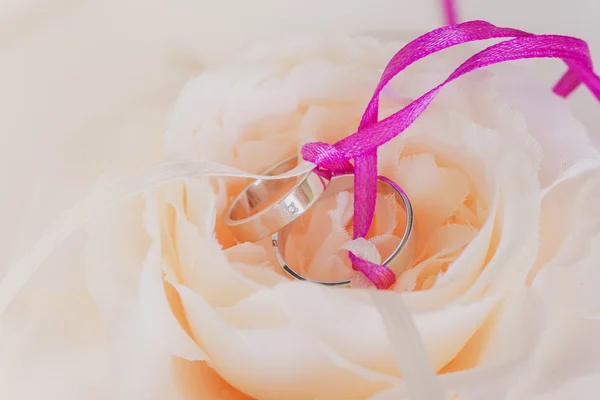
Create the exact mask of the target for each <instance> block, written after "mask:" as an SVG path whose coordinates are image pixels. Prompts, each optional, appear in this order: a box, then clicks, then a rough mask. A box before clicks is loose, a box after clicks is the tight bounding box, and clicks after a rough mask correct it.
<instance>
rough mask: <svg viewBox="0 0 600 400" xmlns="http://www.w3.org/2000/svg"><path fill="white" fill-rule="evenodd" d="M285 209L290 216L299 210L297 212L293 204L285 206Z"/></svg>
mask: <svg viewBox="0 0 600 400" xmlns="http://www.w3.org/2000/svg"><path fill="white" fill-rule="evenodd" d="M285 209H286V211H287V212H288V214H290V215H294V214H296V213H297V212H298V211H300V210H298V207H296V204H294V203H290V204H288V205H286V206H285Z"/></svg>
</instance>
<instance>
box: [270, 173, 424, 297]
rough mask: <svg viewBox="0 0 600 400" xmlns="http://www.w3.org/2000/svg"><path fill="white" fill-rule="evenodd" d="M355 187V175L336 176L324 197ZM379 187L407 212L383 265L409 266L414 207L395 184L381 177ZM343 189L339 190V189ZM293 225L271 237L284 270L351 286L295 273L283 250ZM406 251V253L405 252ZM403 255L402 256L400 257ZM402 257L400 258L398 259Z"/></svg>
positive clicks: (344, 283)
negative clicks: (401, 227) (398, 236)
mask: <svg viewBox="0 0 600 400" xmlns="http://www.w3.org/2000/svg"><path fill="white" fill-rule="evenodd" d="M353 185H354V175H353V174H343V175H336V176H333V177H332V178H331V185H329V187H328V189H327V192H326V193H325V194H324V195H323V197H327V196H330V195H335V194H337V193H339V192H341V191H343V190H347V189H349V188H351V187H353ZM377 185H378V187H379V188H382V189H383V191H385V192H391V193H393V194H394V195H395V196H396V197H397V198H399V199H400V202H401V204H402V205H403V207H404V210H405V211H406V228H405V230H404V234H403V235H402V238H401V239H400V242H399V243H398V245H397V246H396V248H395V249H394V251H393V252H392V253H391V254H390V255H389V256H388V257H387V258H386V259H385V261H384V262H383V264H382V265H385V266H388V265H389V264H390V263H392V262H393V261H394V262H396V261H400V260H399V258H400V259H401V261H403V264H404V265H408V263H409V262H410V261H411V258H412V250H413V247H414V246H413V245H414V240H412V239H413V237H414V235H412V233H413V224H414V215H413V209H412V205H411V203H410V200H409V198H408V196H407V195H406V193H404V191H403V190H402V189H400V188H399V187H398V186H397V185H396V184H395V183H394V182H392V181H390V180H389V179H387V178H385V177H379V178H378V181H377ZM340 187H341V188H342V189H339V188H340ZM291 226H292V225H288V226H287V227H285V228H284V229H282V230H280V231H279V232H276V233H274V234H273V235H272V236H271V241H272V245H273V250H274V252H275V257H276V259H277V262H278V263H279V265H280V266H281V268H283V270H284V271H285V272H286V273H288V274H289V275H290V276H292V277H293V278H295V279H298V280H303V281H309V282H313V283H319V284H321V285H327V286H347V285H350V283H351V281H350V280H342V281H320V280H315V279H310V278H307V277H305V276H303V275H301V274H299V273H298V272H297V271H295V270H294V269H293V268H292V267H290V266H289V264H288V263H287V262H286V261H285V254H284V251H283V249H285V244H286V240H287V235H288V233H289V232H290V228H291ZM403 250H404V251H403ZM400 255H401V256H400ZM398 256H400V257H398Z"/></svg>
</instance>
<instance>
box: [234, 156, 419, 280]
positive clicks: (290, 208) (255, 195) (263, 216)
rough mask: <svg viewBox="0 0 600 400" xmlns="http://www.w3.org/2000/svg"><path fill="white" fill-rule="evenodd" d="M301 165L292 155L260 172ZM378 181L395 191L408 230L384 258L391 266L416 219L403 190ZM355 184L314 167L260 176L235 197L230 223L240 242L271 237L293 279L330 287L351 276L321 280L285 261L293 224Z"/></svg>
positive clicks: (380, 189)
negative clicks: (292, 173) (290, 174)
mask: <svg viewBox="0 0 600 400" xmlns="http://www.w3.org/2000/svg"><path fill="white" fill-rule="evenodd" d="M297 164H298V157H296V156H294V157H290V158H288V159H285V160H283V161H281V162H279V163H277V164H276V165H274V166H273V167H271V168H269V169H268V170H267V171H265V172H263V173H262V175H265V176H275V175H280V174H283V173H285V172H288V171H291V170H292V169H294V168H295V167H296V166H297ZM377 182H378V183H377V184H378V192H384V193H391V194H393V195H395V197H396V198H397V199H398V200H399V203H400V204H401V205H402V207H403V208H404V210H405V212H406V226H405V229H404V233H403V235H402V237H401V239H400V241H399V243H398V245H397V246H396V247H395V248H394V250H393V251H392V253H391V254H390V255H388V256H387V258H386V259H385V261H384V262H383V265H386V266H387V265H388V264H390V263H391V262H392V261H393V260H394V259H396V258H397V256H398V255H399V254H400V253H401V252H402V251H403V250H404V249H406V248H407V247H408V246H407V245H408V244H409V241H410V239H411V233H412V230H413V219H414V217H413V211H412V205H411V203H410V200H409V199H408V196H407V195H406V193H404V192H403V191H402V189H400V188H399V187H398V186H396V185H395V184H394V183H393V182H391V181H389V180H387V179H385V178H380V179H378V181H377ZM353 185H354V175H353V174H342V175H334V176H333V177H331V179H327V178H325V177H323V176H322V174H319V173H318V172H317V171H316V170H314V169H313V170H311V171H310V172H308V173H306V174H304V175H301V176H299V177H297V178H287V179H277V180H270V179H257V180H255V181H254V182H252V183H251V184H250V185H248V186H247V187H246V188H245V189H244V190H243V191H242V192H241V193H240V194H239V195H238V196H237V197H236V198H235V199H234V200H233V202H232V204H231V206H230V208H229V210H228V213H227V216H226V224H227V225H228V226H229V228H230V230H231V231H232V233H233V234H234V235H235V236H236V238H237V239H238V240H239V241H240V242H246V241H248V242H256V241H259V240H261V239H264V238H266V237H269V236H271V239H272V244H273V250H274V252H275V256H276V259H277V262H278V263H279V265H280V266H281V268H283V270H284V271H286V272H287V273H288V274H289V275H290V276H292V277H293V278H296V279H300V280H306V281H311V282H315V283H320V284H323V285H330V286H344V285H349V284H350V280H341V281H321V280H314V279H309V278H307V277H305V276H303V275H301V274H300V273H298V272H297V271H296V270H294V269H293V268H292V267H291V266H290V265H289V264H288V263H287V262H286V260H285V244H286V241H287V237H288V234H289V232H290V231H291V228H292V226H293V225H294V222H295V221H296V220H297V219H298V218H299V217H300V216H302V215H303V214H304V213H306V212H307V211H308V210H309V209H310V208H311V207H312V206H313V205H314V204H315V203H316V202H318V201H319V200H320V199H323V198H325V197H328V196H331V195H335V194H337V193H339V192H342V191H344V190H349V189H352V187H353Z"/></svg>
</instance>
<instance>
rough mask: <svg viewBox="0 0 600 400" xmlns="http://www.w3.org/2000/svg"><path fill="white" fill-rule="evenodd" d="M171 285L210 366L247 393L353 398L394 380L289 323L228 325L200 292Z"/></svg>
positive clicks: (266, 397)
mask: <svg viewBox="0 0 600 400" xmlns="http://www.w3.org/2000/svg"><path fill="white" fill-rule="evenodd" d="M286 286H287V285H286ZM176 288H177V290H178V292H179V294H180V296H181V299H182V303H183V307H184V309H185V312H186V316H187V318H188V320H189V321H190V326H191V329H192V331H193V332H194V335H195V336H196V337H198V338H201V340H202V342H203V343H204V345H205V346H206V348H207V350H208V352H209V354H210V356H211V358H212V359H213V360H214V365H213V366H214V368H215V369H216V370H217V371H218V372H219V374H220V375H221V376H222V377H223V378H224V379H226V380H227V381H229V382H230V383H231V384H233V385H234V386H235V387H236V388H238V389H240V390H242V391H244V392H246V393H248V394H250V395H251V396H252V397H255V398H260V399H265V400H269V399H298V400H300V399H305V398H327V399H340V400H341V399H357V400H358V399H362V398H365V397H368V396H369V395H371V394H373V393H375V392H377V391H378V390H381V389H383V388H386V387H389V386H390V385H391V384H393V383H394V382H397V380H395V379H394V378H392V377H390V376H387V375H385V374H380V373H376V372H373V371H369V370H366V369H364V368H362V367H359V366H358V365H356V364H354V363H352V362H350V361H349V360H346V359H344V358H342V357H341V356H340V355H338V354H337V353H335V352H334V351H333V350H331V349H330V348H329V347H328V346H326V345H325V344H323V343H322V342H321V341H320V340H319V339H318V338H317V337H315V336H313V335H308V334H306V333H303V332H302V331H300V330H298V329H297V328H296V327H294V325H287V326H282V327H272V328H270V329H262V328H261V329H238V328H233V327H232V326H230V325H228V324H226V323H225V322H224V321H223V320H222V319H221V318H220V317H219V315H218V314H217V313H216V311H215V310H214V309H212V308H211V307H210V306H209V305H208V304H207V303H206V302H205V301H204V300H203V299H202V297H200V296H198V295H197V294H195V293H194V292H192V291H191V290H189V289H188V288H186V287H184V286H181V285H177V286H176ZM278 306H279V307H281V305H279V304H278Z"/></svg>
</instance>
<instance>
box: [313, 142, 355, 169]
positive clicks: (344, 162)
mask: <svg viewBox="0 0 600 400" xmlns="http://www.w3.org/2000/svg"><path fill="white" fill-rule="evenodd" d="M302 158H304V159H305V160H306V161H309V162H311V163H313V164H316V165H317V166H318V167H319V168H321V169H323V170H325V171H329V172H331V173H334V174H340V173H348V172H352V170H353V167H352V164H350V162H349V161H348V156H347V155H346V154H345V153H343V152H341V151H340V150H338V149H337V148H336V147H335V146H332V145H330V144H329V143H323V142H313V143H307V144H305V145H304V146H303V147H302Z"/></svg>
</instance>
